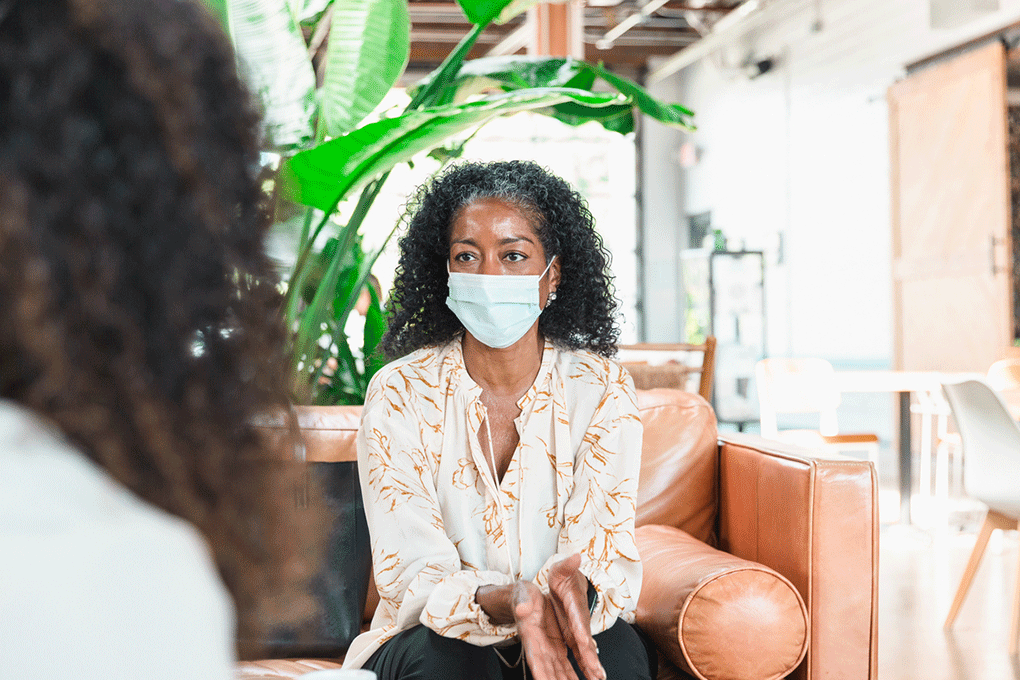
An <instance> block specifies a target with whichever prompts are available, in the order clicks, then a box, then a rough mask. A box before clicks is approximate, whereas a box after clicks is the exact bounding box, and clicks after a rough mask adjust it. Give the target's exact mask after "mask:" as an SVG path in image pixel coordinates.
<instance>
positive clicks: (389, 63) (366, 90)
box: [322, 0, 410, 137]
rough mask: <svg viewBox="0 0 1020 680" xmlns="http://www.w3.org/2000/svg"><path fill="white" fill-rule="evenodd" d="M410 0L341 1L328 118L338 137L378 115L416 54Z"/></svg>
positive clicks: (325, 100)
mask: <svg viewBox="0 0 1020 680" xmlns="http://www.w3.org/2000/svg"><path fill="white" fill-rule="evenodd" d="M409 28H410V19H409V18H408V15H407V0H337V2H336V3H335V4H334V5H333V21H332V24H331V27H330V33H329V48H328V52H327V57H326V58H327V62H326V77H325V83H323V92H322V116H323V120H324V122H325V125H326V131H327V133H328V134H329V135H330V136H331V137H338V136H340V135H342V134H344V133H346V132H348V131H349V130H351V129H352V128H354V126H356V125H357V124H358V123H360V122H361V120H362V119H363V118H364V117H365V116H366V115H368V114H369V113H371V112H372V110H373V109H375V107H376V106H377V105H378V104H379V102H381V101H382V99H383V97H385V96H386V93H387V92H389V91H390V88H391V87H393V83H395V82H396V81H397V78H399V77H400V74H401V73H403V72H404V67H405V66H406V65H407V59H408V55H409V53H410V39H409Z"/></svg>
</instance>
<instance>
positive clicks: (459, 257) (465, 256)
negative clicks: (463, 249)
mask: <svg viewBox="0 0 1020 680" xmlns="http://www.w3.org/2000/svg"><path fill="white" fill-rule="evenodd" d="M470 259H471V253H457V254H456V255H454V256H453V260H454V262H467V261H468V260H470Z"/></svg>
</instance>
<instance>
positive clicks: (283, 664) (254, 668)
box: [234, 659, 340, 680]
mask: <svg viewBox="0 0 1020 680" xmlns="http://www.w3.org/2000/svg"><path fill="white" fill-rule="evenodd" d="M330 668H340V663H339V662H337V661H327V660H325V659H266V660H264V661H241V662H240V663H238V664H237V669H236V670H235V671H234V680H280V679H282V678H299V677H301V676H302V675H304V674H305V673H311V672H312V671H322V670H326V669H330Z"/></svg>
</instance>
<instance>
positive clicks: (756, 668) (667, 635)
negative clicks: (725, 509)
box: [637, 525, 809, 680]
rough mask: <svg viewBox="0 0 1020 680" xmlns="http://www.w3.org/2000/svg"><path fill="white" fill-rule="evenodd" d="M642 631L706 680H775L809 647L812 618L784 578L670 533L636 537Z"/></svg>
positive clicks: (647, 529) (645, 531)
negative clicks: (641, 575)
mask: <svg viewBox="0 0 1020 680" xmlns="http://www.w3.org/2000/svg"><path fill="white" fill-rule="evenodd" d="M637 544H638V551H639V552H640V554H641V560H642V563H643V565H644V582H643V583H642V587H641V596H640V599H639V601H638V607H637V623H638V625H639V626H641V629H642V630H643V631H645V632H646V633H647V634H648V635H649V636H650V637H651V638H652V639H653V640H654V641H655V643H656V647H657V648H658V650H659V653H660V654H663V655H665V656H666V658H668V659H669V660H670V661H672V662H673V663H674V664H676V665H677V666H679V667H680V668H682V669H683V670H685V671H687V672H688V673H690V674H692V675H694V676H695V677H696V678H700V679H701V680H738V679H739V680H772V679H774V678H782V677H785V676H786V675H787V674H789V673H790V672H791V671H792V670H793V669H794V668H796V667H797V665H798V664H799V663H800V662H801V660H802V659H803V658H804V655H805V654H806V653H807V646H808V630H809V626H808V615H807V608H806V607H805V606H804V601H803V600H802V599H801V597H800V594H799V593H798V592H797V590H796V588H794V587H793V585H792V584H791V583H790V582H789V581H788V580H787V579H785V578H784V577H783V576H781V575H780V574H779V573H777V572H775V571H773V570H772V569H769V568H768V567H765V566H763V565H761V564H757V563H755V562H750V561H748V560H744V559H741V558H739V557H735V556H733V555H730V554H728V553H724V552H721V551H719V550H715V549H714V548H712V547H710V546H708V545H705V544H704V543H702V542H701V541H698V540H697V539H695V538H694V537H692V536H690V535H689V534H687V533H685V532H683V531H680V530H679V529H675V528H673V527H666V526H653V525H649V526H643V527H640V528H639V529H638V530H637Z"/></svg>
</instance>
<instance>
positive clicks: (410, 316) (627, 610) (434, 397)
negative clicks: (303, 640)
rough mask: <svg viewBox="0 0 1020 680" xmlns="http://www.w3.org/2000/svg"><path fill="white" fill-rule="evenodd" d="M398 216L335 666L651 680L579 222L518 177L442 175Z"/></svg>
mask: <svg viewBox="0 0 1020 680" xmlns="http://www.w3.org/2000/svg"><path fill="white" fill-rule="evenodd" d="M414 205H415V209H414V215H413V217H412V218H411V220H410V224H409V226H408V231H407V234H406V235H405V236H404V238H403V239H401V242H400V264H399V268H398V271H397V278H396V282H395V286H394V290H393V291H392V294H391V298H390V299H391V305H392V309H393V312H392V318H391V320H390V325H389V328H388V330H387V333H386V336H385V337H384V339H383V346H384V348H385V350H386V352H387V353H388V354H389V355H390V356H395V357H402V358H400V359H398V360H396V361H394V362H392V363H390V364H389V365H387V366H386V367H384V368H383V369H382V370H381V371H380V372H379V373H378V374H377V375H376V377H375V378H374V379H373V381H372V384H371V386H370V388H369V393H368V398H367V401H366V404H365V409H364V415H363V418H362V423H361V429H360V432H359V436H358V459H359V469H360V473H361V483H362V488H363V493H364V498H365V509H366V514H367V517H368V522H369V528H370V530H371V535H372V557H373V562H374V568H375V578H376V585H377V587H378V589H379V594H380V598H381V601H380V604H379V607H378V609H377V611H376V615H375V619H374V620H373V622H372V628H371V630H369V631H368V632H366V633H364V634H362V635H361V636H359V637H358V638H357V639H356V640H355V641H354V644H353V645H352V646H351V649H350V650H349V652H348V656H347V665H348V666H349V667H364V668H368V669H371V670H373V671H375V672H376V673H377V674H378V675H379V678H380V680H392V679H397V678H399V679H401V680H404V679H408V678H451V679H452V678H489V679H496V678H509V677H515V678H520V677H522V674H527V675H530V676H531V677H534V678H536V679H538V680H542V679H545V678H549V679H557V680H558V679H567V678H579V677H584V678H587V680H600V679H603V678H606V677H609V678H614V679H617V678H620V679H622V678H649V677H650V676H651V670H650V667H651V662H650V658H649V657H650V655H651V652H650V650H649V649H648V648H646V645H645V644H644V643H643V639H642V638H641V637H640V635H639V634H638V632H637V629H636V628H634V627H633V626H631V625H630V623H629V622H631V621H633V618H634V608H635V605H636V604H637V599H638V592H639V590H640V587H641V565H640V562H639V559H638V553H637V549H636V547H635V542H634V513H635V495H636V492H637V484H638V474H639V468H640V455H641V423H640V421H639V419H638V413H637V406H636V404H635V398H634V388H633V384H632V382H631V379H630V377H629V376H628V374H627V373H626V371H624V370H623V369H622V368H621V367H620V366H619V365H618V364H617V363H615V362H614V361H612V360H611V359H610V357H611V356H612V355H613V354H614V353H615V351H616V347H615V343H616V339H617V336H618V330H617V328H616V326H615V324H614V313H615V310H616V303H615V300H614V298H613V295H612V287H611V279H610V276H609V274H608V272H607V265H608V260H609V256H608V253H607V252H606V251H605V249H604V248H603V246H602V242H601V239H600V237H599V236H598V235H597V234H596V233H595V230H594V225H593V220H592V217H591V214H590V213H589V212H588V210H587V208H586V207H585V205H584V203H583V201H582V199H581V197H580V196H579V195H578V194H577V193H575V192H574V191H573V190H571V188H570V187H569V186H568V185H567V184H566V183H565V182H564V181H563V180H561V179H559V178H557V177H555V176H552V175H550V174H549V173H548V172H546V171H545V170H543V169H542V168H540V167H538V166H537V165H535V164H533V163H525V162H501V163H491V164H472V163H469V164H464V165H460V166H458V167H456V168H454V169H452V170H451V171H448V172H446V173H445V174H443V175H442V176H441V177H439V178H438V179H436V180H434V181H433V182H432V183H431V184H430V185H426V186H425V187H423V188H422V189H421V190H420V192H419V195H418V197H417V199H416V201H415V204H414ZM652 661H654V660H652ZM525 667H526V669H527V670H525Z"/></svg>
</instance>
